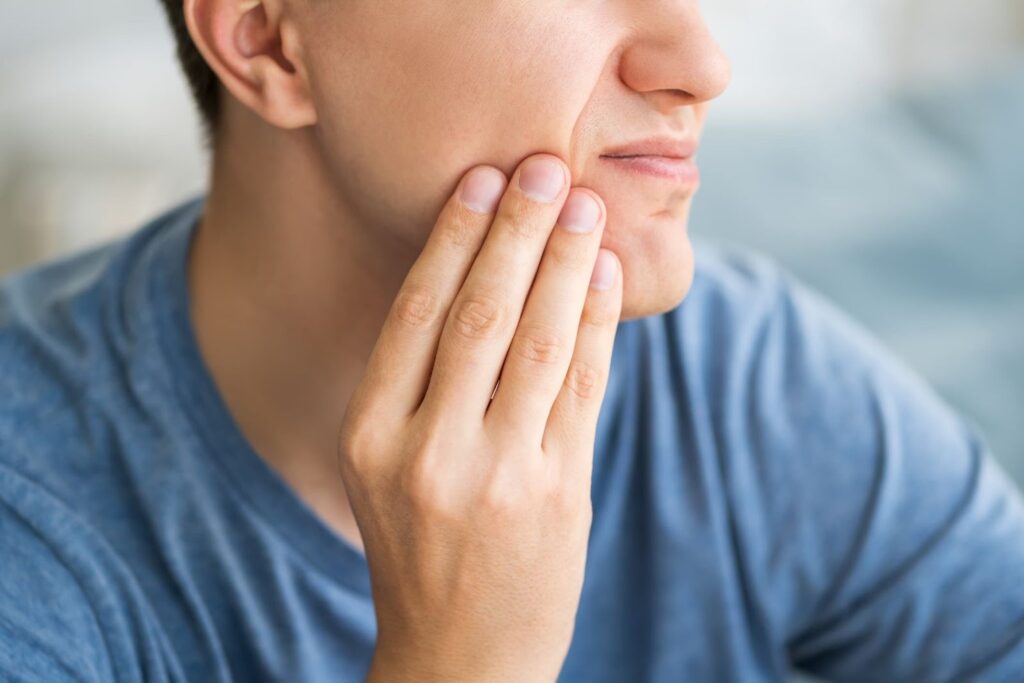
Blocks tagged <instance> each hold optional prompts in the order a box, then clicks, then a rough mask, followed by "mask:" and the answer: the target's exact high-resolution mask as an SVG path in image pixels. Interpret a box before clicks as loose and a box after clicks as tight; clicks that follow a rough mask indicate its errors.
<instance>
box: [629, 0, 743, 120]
mask: <svg viewBox="0 0 1024 683" xmlns="http://www.w3.org/2000/svg"><path fill="white" fill-rule="evenodd" d="M627 1H630V2H632V0H627ZM632 12H633V15H632V17H631V19H632V20H633V21H634V22H636V23H634V26H635V27H636V29H635V31H634V33H633V35H632V36H631V37H630V38H629V39H628V40H629V41H630V42H629V44H628V45H627V47H626V48H625V50H624V51H623V54H622V60H621V62H620V65H619V68H620V73H621V78H622V80H623V82H624V83H625V84H626V85H628V86H630V87H631V88H633V89H634V90H636V91H638V92H651V91H656V90H671V91H675V92H676V93H677V94H678V96H679V97H677V98H674V99H675V106H679V105H680V104H698V103H700V102H706V101H708V100H712V99H714V98H716V97H718V96H719V95H721V94H722V93H723V92H724V91H725V89H726V87H728V85H729V81H730V79H731V78H732V65H731V64H730V62H729V58H728V57H727V56H726V55H725V53H724V52H723V51H722V49H721V48H720V47H719V45H718V43H717V42H716V41H715V39H714V37H712V35H711V31H710V30H709V28H708V25H707V23H706V22H705V21H704V17H703V16H702V15H701V13H700V8H699V7H698V6H697V3H696V2H694V1H693V0H664V1H662V2H645V3H636V4H635V5H633V10H632ZM679 98H682V99H681V100H680V99H679Z"/></svg>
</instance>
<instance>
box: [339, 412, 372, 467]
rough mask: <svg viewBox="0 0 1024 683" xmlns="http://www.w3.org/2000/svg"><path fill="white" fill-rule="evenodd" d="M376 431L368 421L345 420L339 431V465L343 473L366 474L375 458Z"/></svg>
mask: <svg viewBox="0 0 1024 683" xmlns="http://www.w3.org/2000/svg"><path fill="white" fill-rule="evenodd" d="M373 433H374V430H372V429H370V428H369V425H368V421H366V420H362V419H344V420H342V423H341V427H340V429H339V430H338V444H337V447H338V453H337V455H338V463H339V465H340V466H341V467H342V469H343V471H354V472H357V473H366V472H368V471H369V469H370V467H371V465H372V463H373V462H374V461H375V460H376V459H375V458H374V449H375V446H374V440H373Z"/></svg>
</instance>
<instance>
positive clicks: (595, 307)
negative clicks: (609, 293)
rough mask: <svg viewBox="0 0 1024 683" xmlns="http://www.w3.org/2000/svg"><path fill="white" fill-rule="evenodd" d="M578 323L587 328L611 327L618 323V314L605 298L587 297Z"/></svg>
mask: <svg viewBox="0 0 1024 683" xmlns="http://www.w3.org/2000/svg"><path fill="white" fill-rule="evenodd" d="M580 321H581V322H582V323H583V324H584V325H587V326H589V327H596V328H602V329H603V328H606V327H613V326H614V325H616V324H617V323H618V321H619V314H618V312H617V311H616V310H615V307H614V306H612V304H611V302H610V301H608V299H607V298H606V297H596V296H589V297H587V301H586V303H585V304H584V306H583V314H582V315H581V316H580Z"/></svg>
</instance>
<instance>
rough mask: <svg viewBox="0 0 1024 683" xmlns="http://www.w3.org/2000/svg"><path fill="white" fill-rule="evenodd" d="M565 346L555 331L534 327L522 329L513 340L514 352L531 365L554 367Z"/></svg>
mask: <svg viewBox="0 0 1024 683" xmlns="http://www.w3.org/2000/svg"><path fill="white" fill-rule="evenodd" d="M564 346H565V344H564V343H563V342H562V339H561V337H560V336H559V335H558V334H557V333H556V332H555V331H553V330H551V329H549V328H547V327H542V326H533V327H528V328H526V329H520V330H519V332H518V333H517V334H516V335H515V337H514V338H513V339H512V347H511V349H512V351H513V352H514V353H515V354H516V355H518V356H519V357H520V358H524V359H526V360H528V361H530V362H531V363H538V364H542V365H552V364H554V363H556V362H558V359H559V358H560V357H561V355H562V349H563V347H564Z"/></svg>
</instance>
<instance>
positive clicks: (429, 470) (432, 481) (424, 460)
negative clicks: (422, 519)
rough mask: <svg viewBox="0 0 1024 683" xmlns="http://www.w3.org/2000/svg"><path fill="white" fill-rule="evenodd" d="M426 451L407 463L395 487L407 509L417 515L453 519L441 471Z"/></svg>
mask: <svg viewBox="0 0 1024 683" xmlns="http://www.w3.org/2000/svg"><path fill="white" fill-rule="evenodd" d="M435 455H436V454H435V453H434V452H433V451H432V450H430V449H424V450H421V451H420V452H418V453H417V454H416V455H415V456H413V457H412V458H410V459H409V463H408V466H407V467H405V468H404V469H403V471H402V474H401V477H400V481H399V487H400V490H401V492H402V495H403V496H404V497H405V499H406V500H407V501H408V503H409V505H410V506H411V507H412V508H413V509H414V510H416V511H417V512H418V513H419V514H429V515H431V516H432V517H449V516H453V512H452V510H451V506H450V501H449V495H448V493H447V481H446V478H445V476H444V469H443V468H442V467H439V466H438V463H439V459H438V458H437V457H435Z"/></svg>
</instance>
